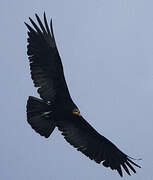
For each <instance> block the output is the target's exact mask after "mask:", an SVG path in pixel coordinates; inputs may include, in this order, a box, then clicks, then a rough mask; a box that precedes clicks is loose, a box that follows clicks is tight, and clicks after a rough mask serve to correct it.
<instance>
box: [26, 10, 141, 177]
mask: <svg viewBox="0 0 153 180" xmlns="http://www.w3.org/2000/svg"><path fill="white" fill-rule="evenodd" d="M36 18H37V21H38V24H39V27H38V26H37V25H36V24H35V23H34V21H33V20H32V19H31V18H29V19H30V22H31V23H32V25H33V27H31V26H29V25H28V24H27V23H25V24H26V26H27V28H28V46H27V49H28V50H27V54H28V57H29V62H30V70H31V78H32V80H33V82H34V85H35V87H38V93H39V95H40V97H41V99H38V98H35V97H31V96H30V97H29V99H28V102H27V121H28V123H29V124H30V125H31V127H32V128H33V129H34V130H35V131H36V132H38V133H39V134H40V135H42V136H44V137H46V138H48V137H49V136H50V134H51V133H52V132H53V130H54V129H55V127H58V129H59V130H60V131H61V132H62V135H63V136H64V138H65V139H66V140H67V141H68V142H69V143H70V144H71V145H73V146H74V147H75V148H77V150H78V151H81V152H82V153H83V154H85V155H86V156H88V157H89V158H90V159H91V160H94V161H95V162H97V163H101V162H102V164H103V165H104V166H105V167H110V168H111V169H112V170H117V171H118V173H119V174H120V176H123V174H122V168H123V169H124V170H125V171H126V172H127V174H129V175H130V172H129V169H130V170H132V171H133V172H134V173H136V171H135V169H134V167H133V166H136V167H139V168H140V166H139V165H137V164H136V163H134V162H133V161H132V160H131V159H132V158H130V157H129V156H127V155H126V154H124V153H123V152H121V151H120V150H119V149H118V148H117V147H116V146H115V145H114V144H113V143H112V142H110V141H109V140H108V139H106V138H105V137H104V136H102V135H100V134H99V133H98V132H97V131H96V130H95V129H94V128H93V127H92V126H91V125H90V124H89V123H88V122H87V121H86V120H85V119H84V118H83V117H82V116H81V115H80V113H79V110H78V107H77V106H76V105H75V104H74V102H73V101H72V99H71V96H70V94H69V91H68V88H67V84H66V81H65V78H64V73H63V66H62V63H61V59H60V56H59V53H58V50H57V46H56V42H55V38H54V33H53V28H52V21H51V23H50V27H49V26H48V23H47V20H46V16H45V13H44V25H43V24H42V22H41V20H40V19H39V17H38V16H37V14H36Z"/></svg>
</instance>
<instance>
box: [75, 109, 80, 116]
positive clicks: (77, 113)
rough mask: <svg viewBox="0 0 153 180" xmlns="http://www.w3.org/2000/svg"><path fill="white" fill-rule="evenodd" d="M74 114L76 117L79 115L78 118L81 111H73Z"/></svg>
mask: <svg viewBox="0 0 153 180" xmlns="http://www.w3.org/2000/svg"><path fill="white" fill-rule="evenodd" d="M73 114H74V115H77V116H80V111H79V109H77V108H75V109H73Z"/></svg>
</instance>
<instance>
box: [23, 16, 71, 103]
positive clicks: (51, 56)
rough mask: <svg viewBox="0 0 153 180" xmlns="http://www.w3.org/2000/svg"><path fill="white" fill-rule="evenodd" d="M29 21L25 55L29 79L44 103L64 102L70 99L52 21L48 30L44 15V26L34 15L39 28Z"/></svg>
mask: <svg viewBox="0 0 153 180" xmlns="http://www.w3.org/2000/svg"><path fill="white" fill-rule="evenodd" d="M29 19H30V22H31V23H32V25H33V28H32V27H31V26H29V25H28V24H27V23H25V24H26V26H27V28H28V30H29V31H28V39H27V41H28V46H27V54H28V56H29V61H30V70H31V78H32V80H33V82H34V85H35V87H38V93H39V94H40V97H41V98H42V99H44V100H45V101H54V100H57V101H58V100H62V101H64V100H66V99H67V98H70V95H69V91H68V88H67V85H66V82H65V78H64V73H63V67H62V63H61V59H60V56H59V53H58V50H57V46H56V42H55V38H54V33H53V27H52V21H51V22H50V28H49V26H48V23H47V19H46V15H45V13H44V24H45V27H44V25H43V24H42V22H41V20H40V18H39V17H38V15H37V14H36V19H37V21H38V24H39V26H40V27H38V26H37V25H36V24H35V23H34V21H33V20H32V19H31V18H29Z"/></svg>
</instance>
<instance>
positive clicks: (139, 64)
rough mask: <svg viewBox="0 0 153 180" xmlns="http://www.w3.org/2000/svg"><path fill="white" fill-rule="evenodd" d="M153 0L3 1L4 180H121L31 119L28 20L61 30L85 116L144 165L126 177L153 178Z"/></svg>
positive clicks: (0, 163)
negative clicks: (45, 21)
mask: <svg viewBox="0 0 153 180" xmlns="http://www.w3.org/2000/svg"><path fill="white" fill-rule="evenodd" d="M152 7H153V1H151V0H115V1H114V0H94V1H91V0H84V1H82V0H77V1H73V0H62V1H60V0H46V1H38V0H37V1H36V0H26V1H25V0H22V1H19V0H14V1H10V0H2V1H1V3H0V22H1V38H0V39H1V41H0V49H1V53H0V59H1V66H0V68H1V70H0V80H1V81H0V82H1V100H0V108H1V126H0V137H1V140H0V147H1V148H0V172H1V173H0V177H1V179H3V180H42V179H44V180H59V179H63V180H67V179H71V180H84V179H88V180H96V179H105V180H110V179H114V180H118V179H120V177H119V175H118V174H117V172H113V171H111V170H110V169H106V168H104V167H103V166H102V165H98V164H96V163H95V162H93V161H91V160H89V159H88V158H87V157H85V156H84V155H83V154H81V153H80V152H77V151H76V150H75V149H74V148H73V147H72V146H70V145H69V144H68V143H67V142H66V141H65V140H64V138H63V137H62V136H61V135H60V132H59V131H57V129H56V130H55V131H54V133H53V134H52V135H51V137H50V138H48V139H45V138H43V137H41V136H40V135H39V134H37V133H35V132H34V131H33V130H32V129H31V127H30V126H29V125H28V123H27V122H26V112H25V106H26V101H27V98H28V96H29V95H34V96H37V97H38V95H37V93H36V89H35V88H34V87H33V84H32V81H31V78H30V74H29V64H28V59H27V55H26V45H27V43H26V38H27V34H26V32H27V30H26V27H25V26H24V24H23V22H24V21H26V22H29V21H28V17H29V16H30V17H32V18H34V13H38V14H39V16H40V17H42V15H43V12H44V10H45V12H46V14H47V17H48V20H49V19H50V18H51V17H52V18H53V26H54V31H55V37H56V41H57V45H58V49H59V52H60V55H61V58H62V62H63V66H64V70H65V76H66V80H67V83H68V86H69V89H70V92H71V95H72V97H73V100H74V101H75V102H76V104H77V105H78V106H79V108H80V110H81V113H82V114H83V116H84V117H85V119H86V120H88V122H90V123H91V124H92V125H93V126H94V127H95V128H96V129H97V130H98V131H99V132H100V133H101V134H102V135H104V136H105V137H107V138H109V139H110V140H111V141H112V142H114V143H115V144H116V145H117V146H118V147H119V148H120V149H121V150H122V151H124V152H125V153H127V154H128V155H130V156H132V157H135V158H142V159H143V160H142V161H137V162H136V163H138V164H140V165H141V166H142V169H137V174H136V175H133V176H131V177H128V176H127V175H125V176H124V178H123V179H131V180H144V179H146V180H151V179H152V178H153V157H152V153H153V143H152V142H153V140H152V139H153V10H152Z"/></svg>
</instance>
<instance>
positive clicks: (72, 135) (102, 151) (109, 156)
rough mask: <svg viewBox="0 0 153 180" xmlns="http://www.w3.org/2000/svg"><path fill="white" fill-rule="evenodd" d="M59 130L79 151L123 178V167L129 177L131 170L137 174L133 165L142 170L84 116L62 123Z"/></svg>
mask: <svg viewBox="0 0 153 180" xmlns="http://www.w3.org/2000/svg"><path fill="white" fill-rule="evenodd" d="M58 129H59V130H60V131H62V135H63V136H64V138H65V139H66V140H67V141H68V142H69V143H70V144H71V145H73V146H74V147H75V148H77V150H78V151H81V152H82V153H83V154H85V155H86V156H87V157H89V158H90V159H91V160H94V161H96V162H97V163H101V162H102V164H103V165H104V166H105V167H110V168H111V169H112V170H117V171H118V173H119V174H120V176H121V177H122V176H123V174H122V169H121V167H122V168H123V169H124V170H125V171H126V172H127V174H128V175H131V174H130V172H129V169H131V170H132V171H133V172H134V173H136V171H135V169H134V168H133V166H132V165H135V166H137V167H139V168H140V166H139V165H137V164H136V163H134V162H133V161H132V160H131V159H130V157H128V156H127V155H126V154H124V153H123V152H121V151H120V150H119V149H118V148H117V147H116V146H115V145H114V144H113V143H112V142H110V141H109V140H108V139H106V138H105V137H104V136H101V135H100V134H99V133H98V132H97V131H96V130H95V129H94V128H93V127H92V126H91V125H90V124H89V123H88V122H87V121H85V120H84V119H83V117H82V116H77V117H73V120H72V119H71V118H70V120H68V121H64V122H60V123H59V125H58Z"/></svg>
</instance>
